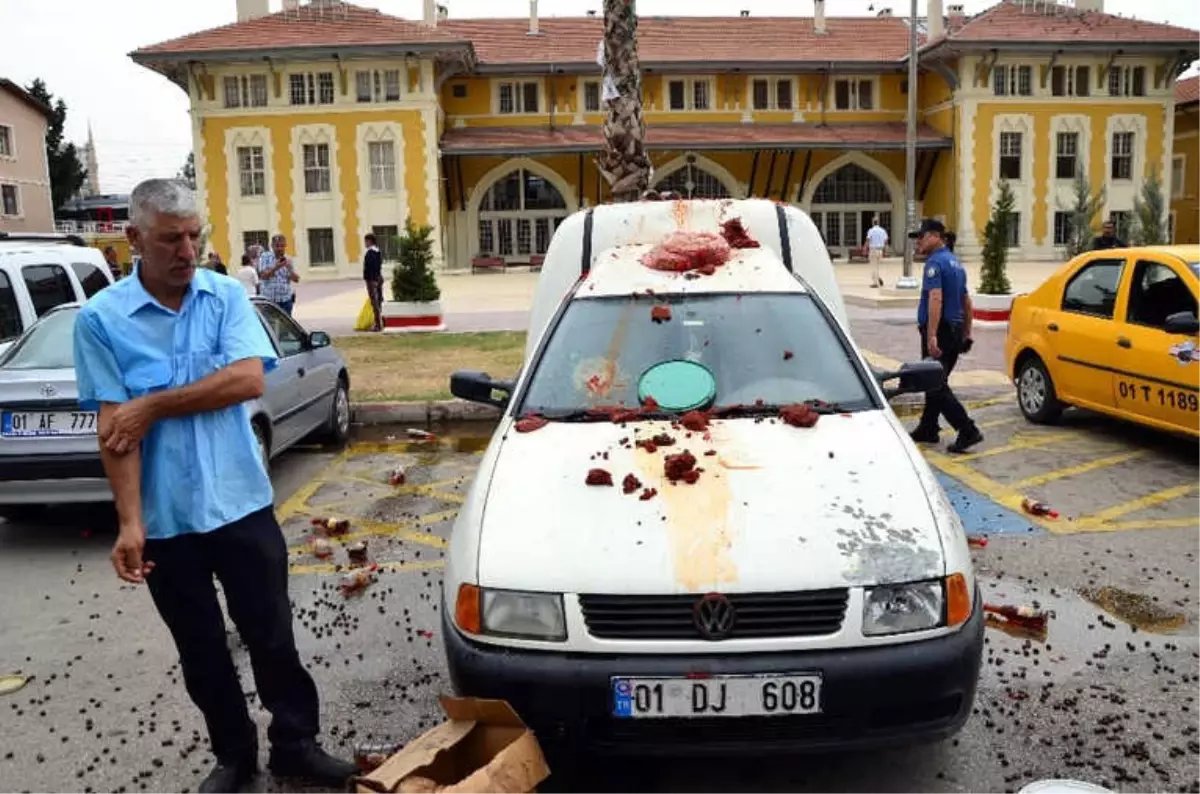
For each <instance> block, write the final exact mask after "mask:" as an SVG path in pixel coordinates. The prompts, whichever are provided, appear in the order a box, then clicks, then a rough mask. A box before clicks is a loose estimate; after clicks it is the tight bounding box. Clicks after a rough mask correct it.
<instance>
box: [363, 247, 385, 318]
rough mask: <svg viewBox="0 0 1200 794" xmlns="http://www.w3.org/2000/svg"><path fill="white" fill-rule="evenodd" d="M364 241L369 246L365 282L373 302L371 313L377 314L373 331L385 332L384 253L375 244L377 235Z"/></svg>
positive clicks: (365, 266) (364, 257)
mask: <svg viewBox="0 0 1200 794" xmlns="http://www.w3.org/2000/svg"><path fill="white" fill-rule="evenodd" d="M363 240H364V241H365V242H366V244H367V252H366V254H364V255H363V281H364V282H366V284H367V298H368V300H370V301H371V311H372V312H374V314H375V325H374V326H373V327H372V328H371V330H372V331H382V330H383V253H382V252H381V251H380V250H379V247H378V246H377V245H376V244H375V243H376V240H375V235H373V234H368V235H367V236H366V237H364V238H363Z"/></svg>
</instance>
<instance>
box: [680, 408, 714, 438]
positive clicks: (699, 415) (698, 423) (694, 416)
mask: <svg viewBox="0 0 1200 794" xmlns="http://www.w3.org/2000/svg"><path fill="white" fill-rule="evenodd" d="M708 420H709V416H708V414H706V413H704V412H702V411H688V412H687V413H686V414H684V415H683V417H682V418H681V419H680V420H679V423H680V424H681V425H683V426H684V427H686V428H687V429H688V430H691V431H692V432H693V433H701V432H703V431H705V430H707V429H708Z"/></svg>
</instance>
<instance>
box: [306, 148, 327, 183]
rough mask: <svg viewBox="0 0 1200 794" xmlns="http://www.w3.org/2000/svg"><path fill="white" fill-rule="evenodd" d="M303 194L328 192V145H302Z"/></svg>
mask: <svg viewBox="0 0 1200 794" xmlns="http://www.w3.org/2000/svg"><path fill="white" fill-rule="evenodd" d="M304 192H305V193H328V192H329V144H327V143H306V144H304Z"/></svg>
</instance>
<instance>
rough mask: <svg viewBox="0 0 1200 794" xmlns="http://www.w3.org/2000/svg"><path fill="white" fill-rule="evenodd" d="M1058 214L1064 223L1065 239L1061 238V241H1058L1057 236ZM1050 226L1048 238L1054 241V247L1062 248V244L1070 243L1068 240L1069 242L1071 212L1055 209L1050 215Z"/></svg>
mask: <svg viewBox="0 0 1200 794" xmlns="http://www.w3.org/2000/svg"><path fill="white" fill-rule="evenodd" d="M1059 216H1062V217H1063V219H1064V220H1063V224H1064V225H1063V231H1064V238H1065V239H1063V240H1062V241H1061V242H1060V241H1059V237H1058V218H1059ZM1050 226H1051V229H1050V238H1051V239H1052V240H1053V241H1054V246H1055V247H1056V248H1062V247H1063V246H1065V245H1068V244H1070V242H1071V213H1070V212H1069V211H1067V210H1055V211H1054V214H1053V215H1051V216H1050Z"/></svg>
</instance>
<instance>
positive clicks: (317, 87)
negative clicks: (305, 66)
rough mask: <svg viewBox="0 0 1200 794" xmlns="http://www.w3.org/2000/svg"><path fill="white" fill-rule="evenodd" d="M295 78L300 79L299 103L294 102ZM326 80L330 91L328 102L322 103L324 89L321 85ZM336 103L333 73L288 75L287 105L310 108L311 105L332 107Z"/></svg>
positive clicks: (335, 82)
mask: <svg viewBox="0 0 1200 794" xmlns="http://www.w3.org/2000/svg"><path fill="white" fill-rule="evenodd" d="M296 78H300V84H301V88H300V93H301V97H300V98H301V100H302V101H300V102H297V101H296ZM326 78H328V83H329V85H328V87H329V89H330V93H329V101H328V102H326V101H324V99H323V97H324V96H325V93H324V89H325V87H326V86H324V85H322V83H324V82H325V81H326ZM336 103H337V81H336V80H334V79H333V72H292V73H290V74H289V75H288V104H289V105H292V106H293V107H302V106H311V105H333V104H336Z"/></svg>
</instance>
